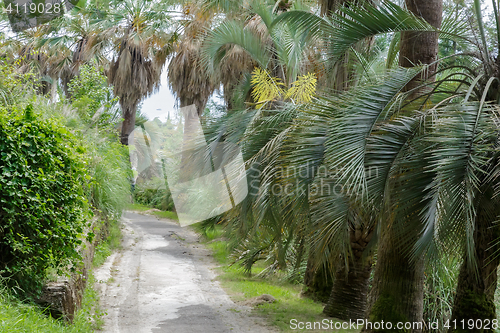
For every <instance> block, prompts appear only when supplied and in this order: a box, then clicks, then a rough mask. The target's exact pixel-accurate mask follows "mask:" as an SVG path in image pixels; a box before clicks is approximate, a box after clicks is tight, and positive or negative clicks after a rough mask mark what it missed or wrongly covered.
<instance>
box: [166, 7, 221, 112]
mask: <svg viewBox="0 0 500 333" xmlns="http://www.w3.org/2000/svg"><path fill="white" fill-rule="evenodd" d="M196 5H197V4H196V3H188V4H185V5H184V8H183V14H184V17H183V19H182V21H183V22H184V29H183V33H182V37H181V40H180V41H179V43H177V45H176V46H175V55H174V57H173V58H172V60H170V63H169V65H168V82H169V85H170V89H171V90H172V91H173V92H174V93H175V94H176V95H177V98H178V99H179V102H180V105H179V106H180V107H181V108H183V107H187V106H189V105H193V104H194V105H195V106H196V110H197V113H198V116H200V115H201V114H202V113H203V111H204V110H205V105H206V104H207V101H208V98H209V97H210V95H212V93H213V91H214V89H215V80H214V77H213V76H211V75H209V73H208V72H207V71H206V70H205V67H204V66H203V65H202V62H201V55H200V47H201V43H202V41H203V38H204V37H205V36H206V32H205V31H206V30H207V29H208V28H209V26H210V22H211V19H212V16H213V14H212V13H210V12H206V11H202V9H201V8H199V7H198V6H196Z"/></svg>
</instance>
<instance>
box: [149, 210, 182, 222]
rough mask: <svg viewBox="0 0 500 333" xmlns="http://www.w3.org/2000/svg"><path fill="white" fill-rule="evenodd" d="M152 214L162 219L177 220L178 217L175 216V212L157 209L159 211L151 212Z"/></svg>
mask: <svg viewBox="0 0 500 333" xmlns="http://www.w3.org/2000/svg"><path fill="white" fill-rule="evenodd" d="M153 215H155V216H158V217H161V218H163V219H170V220H175V221H178V220H179V218H178V217H177V214H176V213H174V212H170V211H168V210H167V211H163V210H162V211H159V212H153Z"/></svg>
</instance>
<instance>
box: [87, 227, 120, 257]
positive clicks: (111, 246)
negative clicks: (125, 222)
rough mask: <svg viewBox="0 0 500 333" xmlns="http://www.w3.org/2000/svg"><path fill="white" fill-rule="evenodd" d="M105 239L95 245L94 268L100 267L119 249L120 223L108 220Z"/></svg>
mask: <svg viewBox="0 0 500 333" xmlns="http://www.w3.org/2000/svg"><path fill="white" fill-rule="evenodd" d="M107 235H108V236H107V237H106V238H105V239H104V240H103V241H101V242H99V244H97V246H96V248H95V251H94V260H93V262H92V265H93V266H94V267H99V266H101V265H102V264H103V263H104V262H105V261H106V258H107V257H108V256H109V255H110V254H111V253H112V252H113V251H114V250H118V249H120V248H121V242H122V232H121V229H120V221H118V220H110V221H109V222H108V225H107Z"/></svg>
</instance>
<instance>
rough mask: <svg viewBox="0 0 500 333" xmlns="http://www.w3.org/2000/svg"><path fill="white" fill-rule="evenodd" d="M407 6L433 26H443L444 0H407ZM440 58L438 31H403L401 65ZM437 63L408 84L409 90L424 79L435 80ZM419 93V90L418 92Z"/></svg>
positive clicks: (421, 62)
mask: <svg viewBox="0 0 500 333" xmlns="http://www.w3.org/2000/svg"><path fill="white" fill-rule="evenodd" d="M405 3H406V8H408V10H410V11H411V12H412V13H413V14H415V15H417V16H420V17H422V18H423V19H424V20H426V21H427V22H429V23H430V24H431V25H432V26H433V27H435V28H439V27H441V22H442V16H443V0H406V1H405ZM437 59H438V33H436V32H407V31H406V32H402V33H401V44H400V50H399V65H400V66H402V67H408V68H409V67H413V66H418V65H420V64H431V63H434V62H435V61H436V60H437ZM436 68H437V65H433V66H430V68H429V70H427V71H423V73H422V75H421V76H420V77H416V78H415V79H413V80H412V81H411V82H410V83H408V85H407V86H406V90H407V91H409V90H411V89H413V88H415V87H417V86H418V85H419V84H421V83H422V81H434V75H435V72H436ZM416 93H417V92H416Z"/></svg>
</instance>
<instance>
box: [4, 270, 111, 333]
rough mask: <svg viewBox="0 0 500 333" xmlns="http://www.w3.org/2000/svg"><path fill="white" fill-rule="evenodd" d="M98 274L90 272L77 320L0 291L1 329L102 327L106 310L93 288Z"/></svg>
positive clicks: (53, 332) (66, 332)
mask: <svg viewBox="0 0 500 333" xmlns="http://www.w3.org/2000/svg"><path fill="white" fill-rule="evenodd" d="M93 284H94V278H93V276H92V275H91V274H90V275H89V278H88V282H87V288H86V289H85V291H84V294H83V300H82V307H81V308H80V309H79V310H78V312H77V313H76V316H75V319H74V321H73V324H65V323H64V322H63V321H61V320H55V319H53V318H51V317H49V316H47V315H45V314H44V313H43V311H42V310H41V309H40V307H38V306H37V305H33V304H25V303H21V302H20V301H18V300H16V299H15V298H13V297H11V296H10V295H9V294H8V291H7V290H6V289H4V290H1V291H0V333H16V332H23V333H31V332H36V333H84V332H85V333H88V332H94V331H95V330H97V329H100V328H101V326H102V324H103V321H102V316H103V312H102V311H101V309H100V308H99V298H98V295H97V292H96V291H95V290H94V288H93Z"/></svg>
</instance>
